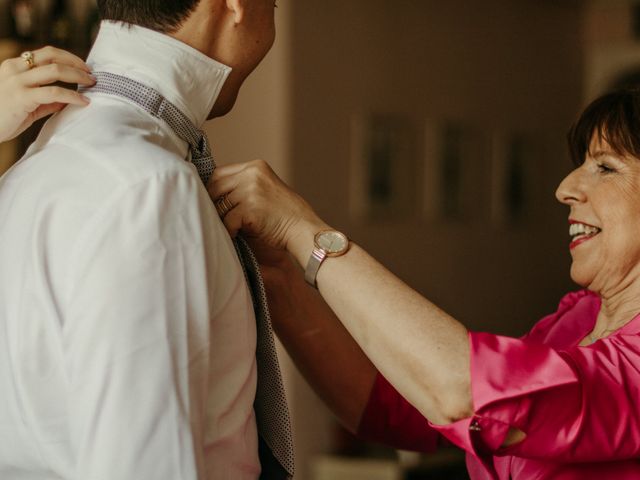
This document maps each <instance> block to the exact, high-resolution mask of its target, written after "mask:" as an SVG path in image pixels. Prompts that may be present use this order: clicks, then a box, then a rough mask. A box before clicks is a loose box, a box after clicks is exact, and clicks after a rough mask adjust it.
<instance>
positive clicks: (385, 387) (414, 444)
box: [357, 374, 440, 452]
mask: <svg viewBox="0 0 640 480" xmlns="http://www.w3.org/2000/svg"><path fill="white" fill-rule="evenodd" d="M357 434H358V436H359V437H361V438H363V439H365V440H371V441H374V442H379V443H384V444H385V445H388V446H390V447H393V448H398V449H401V450H415V451H418V452H432V451H434V450H436V447H437V444H438V438H439V437H440V435H439V434H438V432H437V431H436V430H434V429H433V428H431V426H429V423H428V421H427V419H426V418H425V417H424V416H423V415H422V414H421V413H420V412H419V411H418V410H416V409H415V408H414V407H413V405H411V404H410V403H409V402H407V401H406V400H405V399H404V397H402V395H400V394H399V393H398V391H397V390H396V389H395V388H393V386H392V385H391V384H390V383H389V382H388V381H387V379H386V378H384V377H383V376H382V375H381V374H378V376H377V377H376V381H375V383H374V386H373V389H372V390H371V395H370V396H369V402H368V404H367V406H366V408H365V411H364V413H363V415H362V419H361V420H360V425H359V427H358V432H357Z"/></svg>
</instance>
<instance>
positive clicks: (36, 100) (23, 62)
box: [0, 47, 95, 142]
mask: <svg viewBox="0 0 640 480" xmlns="http://www.w3.org/2000/svg"><path fill="white" fill-rule="evenodd" d="M55 82H65V83H73V84H79V85H93V84H94V83H95V79H94V77H93V76H92V75H91V71H90V69H89V67H88V66H87V65H86V64H85V63H84V62H83V61H82V60H81V59H80V58H79V57H77V56H75V55H73V54H71V53H69V52H66V51H64V50H60V49H57V48H53V47H44V48H41V49H39V50H35V51H33V52H24V53H23V54H22V55H21V56H20V57H18V58H11V59H8V60H5V61H4V62H2V64H0V98H2V109H0V142H3V141H6V140H10V139H12V138H14V137H16V136H18V135H19V134H20V133H22V132H23V131H24V130H26V129H27V128H28V127H29V126H30V125H31V124H32V123H33V122H35V121H36V120H38V119H40V118H43V117H46V116H47V115H50V114H52V113H55V112H58V111H60V110H62V109H63V108H64V107H65V106H66V105H68V104H73V105H87V104H88V103H89V100H88V99H87V98H86V97H85V96H84V95H82V94H80V93H78V92H76V91H74V90H70V89H67V88H63V87H59V86H54V85H51V84H52V83H55Z"/></svg>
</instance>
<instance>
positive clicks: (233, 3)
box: [226, 0, 246, 25]
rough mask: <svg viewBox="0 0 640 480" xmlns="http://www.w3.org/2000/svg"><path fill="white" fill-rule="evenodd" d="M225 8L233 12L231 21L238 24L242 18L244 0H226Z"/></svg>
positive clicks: (244, 5)
mask: <svg viewBox="0 0 640 480" xmlns="http://www.w3.org/2000/svg"><path fill="white" fill-rule="evenodd" d="M226 2H227V9H229V10H230V11H231V12H233V23H235V24H236V25H238V24H239V23H242V20H244V14H245V9H246V0H226Z"/></svg>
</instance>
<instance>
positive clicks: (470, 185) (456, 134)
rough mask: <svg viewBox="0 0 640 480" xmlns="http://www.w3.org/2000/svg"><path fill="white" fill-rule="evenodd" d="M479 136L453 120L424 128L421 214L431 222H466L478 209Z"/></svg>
mask: <svg viewBox="0 0 640 480" xmlns="http://www.w3.org/2000/svg"><path fill="white" fill-rule="evenodd" d="M483 157H484V149H483V142H482V135H481V133H480V131H479V130H478V129H475V128H473V127H471V126H469V125H466V124H464V123H461V122H456V121H447V120H445V121H443V120H427V121H426V122H425V128H424V168H423V182H422V183H423V187H422V197H423V201H422V204H423V213H424V216H425V218H427V219H428V220H432V221H445V222H456V221H470V220H472V219H473V218H474V217H475V216H477V215H478V214H480V212H481V210H482V205H483V202H482V190H483V185H482V175H483V168H482V162H483V161H484V158H483Z"/></svg>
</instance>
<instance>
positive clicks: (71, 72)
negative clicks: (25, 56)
mask: <svg viewBox="0 0 640 480" xmlns="http://www.w3.org/2000/svg"><path fill="white" fill-rule="evenodd" d="M19 81H20V82H22V83H23V85H25V86H27V87H37V86H40V85H48V84H50V83H54V82H65V83H77V84H79V85H93V84H94V83H96V79H95V78H94V77H93V76H92V75H91V74H90V73H88V72H87V71H85V70H80V69H78V68H77V67H71V66H68V65H61V64H57V63H50V64H49V65H44V66H42V67H36V68H33V69H32V70H29V71H28V72H25V73H23V74H21V75H20V76H19Z"/></svg>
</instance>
